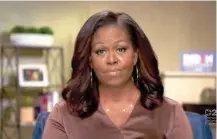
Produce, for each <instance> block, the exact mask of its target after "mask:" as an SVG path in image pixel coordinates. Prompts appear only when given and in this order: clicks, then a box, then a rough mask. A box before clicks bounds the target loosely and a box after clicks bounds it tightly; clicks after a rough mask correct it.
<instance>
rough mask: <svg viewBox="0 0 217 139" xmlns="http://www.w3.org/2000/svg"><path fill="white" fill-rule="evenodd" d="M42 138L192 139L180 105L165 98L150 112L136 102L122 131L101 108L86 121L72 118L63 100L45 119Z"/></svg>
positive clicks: (188, 124)
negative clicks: (161, 103)
mask: <svg viewBox="0 0 217 139" xmlns="http://www.w3.org/2000/svg"><path fill="white" fill-rule="evenodd" d="M42 139H193V134H192V130H191V126H190V123H189V121H188V119H187V116H186V114H185V112H184V111H183V109H182V107H181V105H180V104H179V103H177V102H176V101H174V100H172V99H169V98H166V97H165V99H164V102H163V105H161V106H160V107H158V108H157V109H155V110H153V111H149V110H147V109H145V108H143V107H142V105H141V104H140V102H139V101H138V102H137V103H136V105H135V107H134V108H133V110H132V112H131V114H130V116H129V118H128V120H127V121H126V122H125V124H124V125H123V126H122V128H118V127H116V126H115V125H114V124H113V123H112V121H111V120H110V118H109V117H108V115H106V113H105V112H104V110H103V109H102V107H101V106H99V108H98V110H97V111H96V112H95V113H94V114H93V115H92V116H90V117H89V118H86V119H80V118H78V117H75V116H72V115H71V114H70V113H69V111H68V109H67V106H66V103H65V101H61V102H59V103H57V104H56V105H55V107H54V109H53V110H52V112H51V114H50V115H49V117H48V120H47V122H46V125H45V129H44V133H43V137H42Z"/></svg>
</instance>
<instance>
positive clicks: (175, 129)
mask: <svg viewBox="0 0 217 139" xmlns="http://www.w3.org/2000/svg"><path fill="white" fill-rule="evenodd" d="M171 120H172V121H171V123H172V124H171V126H172V127H171V130H170V132H169V133H168V134H167V139H193V132H192V129H191V125H190V123H189V120H188V118H187V116H186V114H185V112H184V110H183V109H182V107H181V105H180V104H176V105H175V106H174V113H173V116H172V119H171Z"/></svg>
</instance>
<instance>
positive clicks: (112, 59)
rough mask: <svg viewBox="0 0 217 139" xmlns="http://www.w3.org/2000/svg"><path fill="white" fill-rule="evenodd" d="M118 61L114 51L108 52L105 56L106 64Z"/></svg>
mask: <svg viewBox="0 0 217 139" xmlns="http://www.w3.org/2000/svg"><path fill="white" fill-rule="evenodd" d="M117 63H118V59H117V56H116V54H115V53H114V52H109V54H108V57H107V64H108V65H114V64H117Z"/></svg>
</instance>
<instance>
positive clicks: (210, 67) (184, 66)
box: [181, 52, 216, 73]
mask: <svg viewBox="0 0 217 139" xmlns="http://www.w3.org/2000/svg"><path fill="white" fill-rule="evenodd" d="M181 71H182V72H191V73H215V72H216V52H183V53H181Z"/></svg>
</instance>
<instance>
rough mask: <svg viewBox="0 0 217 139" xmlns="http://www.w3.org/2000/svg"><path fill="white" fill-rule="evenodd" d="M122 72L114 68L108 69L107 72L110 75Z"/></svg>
mask: <svg viewBox="0 0 217 139" xmlns="http://www.w3.org/2000/svg"><path fill="white" fill-rule="evenodd" d="M119 73H120V70H112V71H107V72H106V74H107V75H110V76H117V75H118V74H119Z"/></svg>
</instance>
